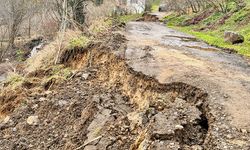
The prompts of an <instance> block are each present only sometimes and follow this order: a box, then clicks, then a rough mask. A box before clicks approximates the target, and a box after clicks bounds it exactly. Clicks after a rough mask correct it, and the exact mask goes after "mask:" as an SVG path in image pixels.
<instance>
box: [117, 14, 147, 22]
mask: <svg viewBox="0 0 250 150" xmlns="http://www.w3.org/2000/svg"><path fill="white" fill-rule="evenodd" d="M141 16H142V14H130V15H122V16H118V18H117V19H118V21H119V22H124V23H128V22H130V21H134V20H136V19H138V18H140V17H141Z"/></svg>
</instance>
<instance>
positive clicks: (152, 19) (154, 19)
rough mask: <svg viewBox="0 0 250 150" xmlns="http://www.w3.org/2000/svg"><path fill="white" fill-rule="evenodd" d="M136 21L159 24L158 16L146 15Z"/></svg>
mask: <svg viewBox="0 0 250 150" xmlns="http://www.w3.org/2000/svg"><path fill="white" fill-rule="evenodd" d="M136 21H149V22H158V21H159V18H158V16H157V15H154V14H150V13H144V14H143V15H142V17H141V18H139V19H137V20H136Z"/></svg>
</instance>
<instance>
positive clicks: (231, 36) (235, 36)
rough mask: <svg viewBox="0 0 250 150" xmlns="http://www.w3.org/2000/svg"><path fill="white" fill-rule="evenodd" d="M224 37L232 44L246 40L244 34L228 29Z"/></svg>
mask: <svg viewBox="0 0 250 150" xmlns="http://www.w3.org/2000/svg"><path fill="white" fill-rule="evenodd" d="M224 38H225V41H226V42H229V43H231V44H238V43H243V42H244V37H243V36H242V35H240V34H239V33H236V32H232V31H226V32H225V34H224Z"/></svg>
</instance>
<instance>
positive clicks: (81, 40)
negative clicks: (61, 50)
mask: <svg viewBox="0 0 250 150" xmlns="http://www.w3.org/2000/svg"><path fill="white" fill-rule="evenodd" d="M89 42H90V40H89V38H88V37H86V36H79V37H74V38H72V39H71V40H70V41H69V45H68V48H70V49H71V48H75V47H85V46H86V45H88V43H89Z"/></svg>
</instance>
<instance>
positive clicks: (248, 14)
mask: <svg viewBox="0 0 250 150" xmlns="http://www.w3.org/2000/svg"><path fill="white" fill-rule="evenodd" d="M246 2H247V6H246V7H245V8H243V9H241V10H239V11H237V12H231V15H230V16H229V18H228V19H226V20H225V23H224V24H223V25H220V24H217V22H218V21H219V20H220V19H222V17H224V15H225V14H223V13H221V12H214V13H213V14H212V15H210V16H209V17H208V18H206V19H204V20H202V21H201V22H200V23H199V24H196V25H190V26H184V25H183V22H185V20H187V19H190V18H193V17H194V15H197V14H192V15H177V14H174V13H172V14H170V15H168V16H166V17H165V18H164V20H167V26H169V27H171V28H174V29H177V30H180V31H182V32H185V33H188V34H191V35H194V36H195V37H196V38H198V39H201V40H203V41H205V42H206V43H208V44H210V45H213V46H216V47H220V48H226V49H234V50H235V51H237V52H238V53H239V54H242V55H245V56H249V57H250V5H249V4H250V1H249V2H248V1H246ZM233 9H234V8H233V4H232V10H233ZM229 13H230V12H229ZM209 25H214V27H213V28H208V30H203V31H200V30H199V29H201V28H206V27H207V26H209ZM225 31H234V32H238V33H240V34H241V35H243V36H244V38H245V41H244V43H241V44H236V45H233V44H231V43H227V42H225V41H224V32H225Z"/></svg>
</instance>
